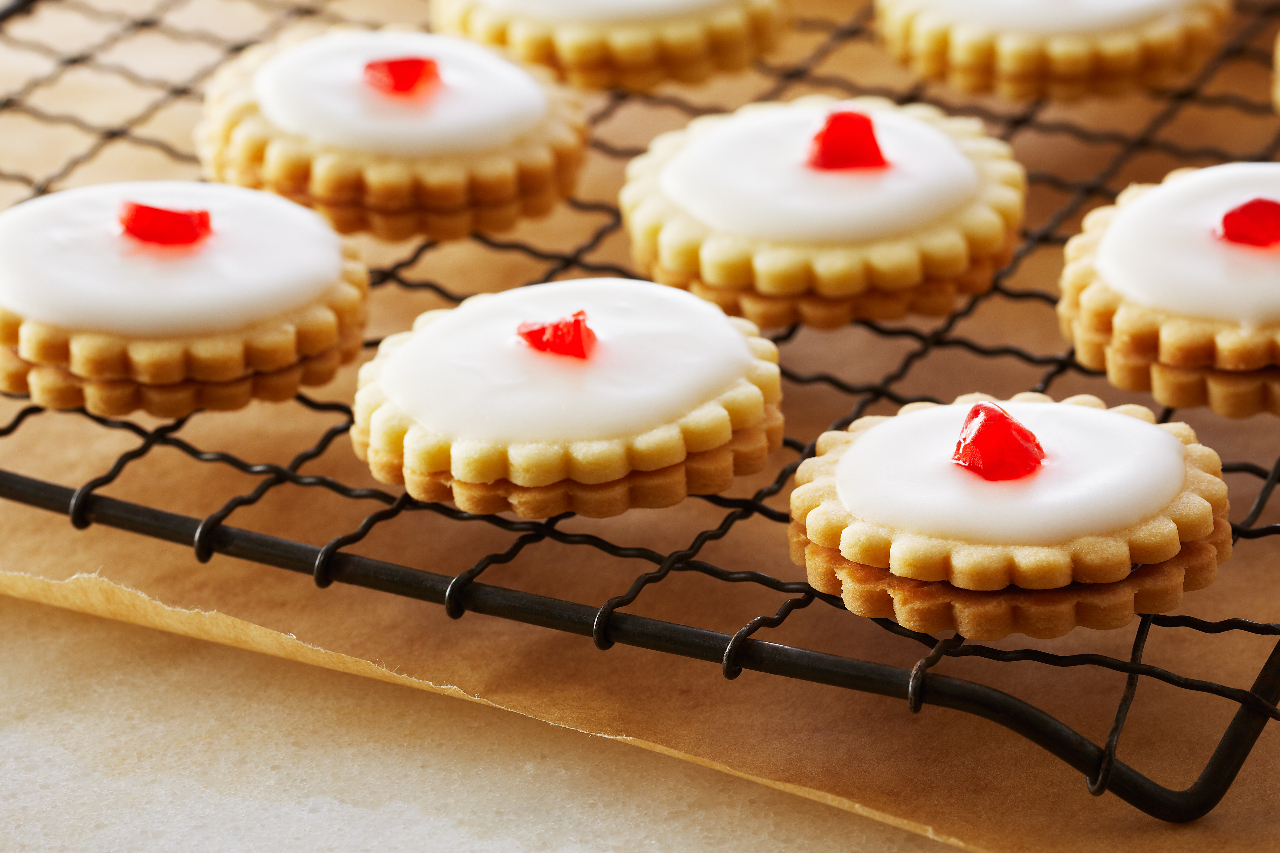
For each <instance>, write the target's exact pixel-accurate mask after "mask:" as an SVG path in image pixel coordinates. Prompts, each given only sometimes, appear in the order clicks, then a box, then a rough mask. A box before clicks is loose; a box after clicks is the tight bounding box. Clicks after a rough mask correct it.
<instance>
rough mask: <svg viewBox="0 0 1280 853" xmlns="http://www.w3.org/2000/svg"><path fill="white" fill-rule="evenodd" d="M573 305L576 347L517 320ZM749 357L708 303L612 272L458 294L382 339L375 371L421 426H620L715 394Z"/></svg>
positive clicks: (638, 426)
mask: <svg viewBox="0 0 1280 853" xmlns="http://www.w3.org/2000/svg"><path fill="white" fill-rule="evenodd" d="M575 311H585V312H586V314H587V322H588V323H589V324H590V325H591V329H592V330H593V331H594V332H595V334H596V343H595V347H594V349H593V351H592V352H591V356H590V357H589V358H587V359H579V358H572V357H568V356H563V355H556V354H554V353H547V352H539V351H537V350H535V349H533V348H532V347H530V346H529V345H528V344H527V343H525V342H524V340H522V339H521V338H520V336H519V335H518V334H517V331H516V329H517V328H518V327H519V325H520V324H521V323H524V322H526V321H528V322H553V321H556V320H559V319H561V318H564V317H568V316H570V315H572V314H573V313H574V312H575ZM752 363H753V358H752V356H751V352H750V350H749V349H748V347H747V344H746V340H745V339H744V338H743V336H742V333H741V332H739V331H738V330H737V329H736V328H734V327H733V325H732V324H730V323H729V321H728V319H727V318H726V317H725V316H724V314H723V313H722V312H721V311H720V310H719V309H718V308H716V307H715V306H714V305H712V304H710V303H708V302H704V301H702V300H701V299H698V298H697V297H696V296H691V295H690V294H688V293H685V292H684V291H681V290H676V289H675V288H670V287H664V286H662V285H657V284H650V283H648V282H634V281H626V280H622V279H581V280H575V281H566V282H555V283H552V284H539V285H534V286H532V287H521V288H517V289H515V290H508V291H506V292H504V293H500V294H496V295H493V296H489V297H485V298H482V299H476V300H473V301H467V302H464V303H462V304H461V305H460V306H458V307H457V308H455V309H453V310H452V311H449V312H448V313H447V314H445V315H443V316H442V317H441V318H440V319H438V320H436V321H434V322H432V323H431V324H429V325H428V326H427V327H426V328H424V329H422V330H421V331H419V332H416V333H415V334H414V335H413V337H412V338H410V339H409V341H408V342H407V343H405V344H404V345H402V346H400V347H399V348H398V349H396V350H394V351H393V352H392V353H391V354H390V355H389V356H388V360H387V363H386V365H385V366H384V367H383V368H382V372H381V374H380V375H379V379H378V383H379V385H380V387H381V388H382V390H383V391H384V392H385V393H386V394H387V397H388V398H389V399H390V400H391V401H392V402H393V403H395V404H396V405H397V406H399V407H400V409H402V410H403V411H404V412H406V413H407V414H409V415H410V416H411V417H412V418H413V419H414V420H416V421H417V422H418V423H419V424H421V425H422V426H424V427H426V428H427V429H428V430H430V431H431V432H433V433H435V434H437V435H442V436H445V437H447V438H451V439H462V438H467V439H486V440H494V441H508V442H513V441H575V440H591V439H612V438H627V437H630V436H634V435H638V434H640V433H642V432H647V431H648V430H650V429H653V428H655V427H658V426H662V425H663V424H667V423H672V422H674V421H676V420H678V419H679V418H681V417H683V416H684V415H685V414H687V413H689V412H690V411H692V410H693V409H695V408H697V407H698V406H700V405H701V404H703V403H705V402H708V401H710V400H713V399H715V398H716V397H718V396H719V395H720V394H722V393H723V392H725V391H727V390H728V389H729V388H731V387H732V386H733V385H734V383H735V382H737V381H738V380H739V379H741V378H742V377H744V376H745V375H746V373H747V371H748V369H749V368H750V366H751V364H752Z"/></svg>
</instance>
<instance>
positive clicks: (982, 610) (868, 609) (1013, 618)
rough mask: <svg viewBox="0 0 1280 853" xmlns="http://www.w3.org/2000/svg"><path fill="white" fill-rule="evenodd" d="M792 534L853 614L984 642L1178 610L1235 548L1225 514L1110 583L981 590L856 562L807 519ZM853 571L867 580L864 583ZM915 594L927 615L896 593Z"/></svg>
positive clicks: (825, 588) (817, 584)
mask: <svg viewBox="0 0 1280 853" xmlns="http://www.w3.org/2000/svg"><path fill="white" fill-rule="evenodd" d="M787 532H788V538H789V540H790V546H791V559H792V562H794V563H796V564H797V565H799V566H802V567H804V569H805V571H806V574H807V577H808V582H809V584H810V585H811V586H813V587H814V588H815V589H817V590H818V591H819V592H822V593H826V594H829V595H839V596H840V597H841V599H842V600H843V601H844V605H845V609H847V610H848V611H849V612H851V613H855V614H857V615H859V616H865V617H867V618H871V619H881V618H887V619H892V620H893V621H895V622H897V623H898V624H899V625H901V626H902V627H904V628H907V629H909V630H913V631H920V632H922V633H934V632H938V631H956V632H958V633H960V635H961V636H963V637H964V638H965V639H968V640H977V641H980V642H991V641H995V640H1002V639H1004V638H1005V637H1007V636H1009V635H1010V634H1024V635H1026V636H1030V637H1035V638H1037V639H1052V638H1054V637H1061V636H1064V635H1066V634H1067V633H1070V632H1071V631H1072V630H1074V629H1076V628H1092V629H1094V630H1114V629H1117V628H1123V627H1124V626H1125V625H1128V624H1129V623H1130V622H1132V621H1133V619H1134V618H1135V617H1136V616H1137V615H1139V614H1142V613H1165V612H1168V611H1170V610H1173V609H1174V608H1176V607H1178V606H1179V605H1180V604H1181V603H1182V594H1183V593H1184V592H1192V591H1194V590H1197V589H1204V588H1205V587H1207V586H1209V585H1210V584H1211V583H1212V582H1213V581H1214V580H1215V579H1216V577H1217V567H1218V565H1219V564H1221V563H1222V562H1224V561H1225V560H1226V559H1227V558H1228V557H1230V554H1231V525H1230V523H1228V522H1227V520H1226V519H1225V518H1221V519H1217V520H1215V523H1214V529H1213V532H1212V533H1211V534H1209V535H1208V536H1206V537H1204V538H1202V539H1197V540H1196V541H1194V542H1187V543H1185V544H1184V545H1183V547H1182V548H1181V549H1180V550H1179V551H1178V553H1177V554H1176V555H1174V556H1173V557H1171V558H1170V559H1168V560H1165V561H1162V562H1160V563H1153V564H1149V565H1142V566H1137V567H1136V568H1135V569H1134V571H1133V572H1132V573H1131V574H1130V575H1129V576H1127V577H1125V578H1123V579H1121V580H1119V581H1116V582H1113V583H1095V584H1073V585H1071V586H1069V587H1064V588H1059V589H1048V590H1023V589H1017V588H1011V589H1006V590H1000V591H977V590H966V589H960V588H958V587H954V586H952V585H951V584H948V583H945V582H941V583H940V582H929V581H917V580H912V579H909V578H902V577H898V576H896V575H893V574H891V573H889V572H887V571H885V570H884V569H879V568H876V567H873V566H866V565H862V564H859V563H854V562H852V561H850V560H847V559H845V557H844V556H842V555H841V554H840V552H839V551H838V550H836V549H834V548H824V547H823V546H821V545H815V544H813V543H811V542H810V541H809V540H808V538H807V537H806V536H805V533H804V530H803V525H801V524H799V523H797V522H794V521H793V522H792V523H791V525H790V526H789V527H788V530H787ZM855 573H856V574H860V575H864V576H868V575H869V576H870V578H869V579H866V580H863V581H861V582H859V581H858V580H857V579H856V578H855V577H854V575H855ZM895 593H897V594H895ZM911 593H917V594H921V593H922V594H924V595H925V596H927V597H928V598H930V599H932V601H929V602H927V603H928V604H931V605H932V608H933V609H932V612H930V611H928V610H925V611H924V612H923V613H922V612H921V609H918V608H919V605H918V604H917V607H916V608H913V607H911V606H909V605H908V604H906V603H901V604H900V602H899V599H901V598H905V597H907V596H908V595H910V594H911ZM886 597H887V598H888V599H889V602H888V606H887V607H885V601H884V599H885V598H886ZM1153 599H1155V600H1154V601H1153ZM1108 600H1109V604H1110V606H1107V605H1108ZM1068 608H1069V612H1066V611H1067V609H1068ZM1037 625H1038V626H1039V627H1037Z"/></svg>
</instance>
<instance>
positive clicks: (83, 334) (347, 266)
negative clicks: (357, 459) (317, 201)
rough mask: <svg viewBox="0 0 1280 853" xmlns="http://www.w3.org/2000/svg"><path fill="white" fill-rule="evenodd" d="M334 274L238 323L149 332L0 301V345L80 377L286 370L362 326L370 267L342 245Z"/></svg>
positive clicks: (220, 375)
mask: <svg viewBox="0 0 1280 853" xmlns="http://www.w3.org/2000/svg"><path fill="white" fill-rule="evenodd" d="M342 255H343V258H342V268H341V271H340V272H339V277H338V279H337V280H336V281H335V282H333V284H331V285H329V286H328V287H327V288H326V289H325V291H324V292H323V293H322V294H320V295H319V296H318V297H316V298H315V299H312V300H311V301H309V302H306V303H304V304H303V305H300V306H298V307H297V308H294V309H292V310H290V311H286V312H283V313H280V314H276V315H274V316H272V317H267V318H264V319H262V320H259V321H257V322H254V323H253V324H251V325H249V326H247V327H245V328H243V329H233V330H230V331H225V332H209V333H204V334H193V335H174V336H165V337H146V336H141V335H136V336H134V335H122V334H117V333H113V332H100V331H94V330H92V329H69V328H66V327H63V326H59V325H57V324H53V323H45V322H41V321H38V320H32V319H30V318H26V317H23V316H22V315H21V314H18V313H16V312H14V311H10V310H9V309H7V308H3V307H0V347H14V348H16V351H17V355H18V356H19V357H20V358H21V359H22V360H24V361H26V362H30V363H31V364H33V365H49V366H57V367H62V368H65V369H66V370H67V371H68V372H69V373H71V374H72V375H74V376H77V377H78V378H80V379H85V380H96V381H112V380H129V381H133V382H137V383H139V384H143V385H171V384H174V383H177V382H183V381H193V382H230V381H234V380H236V379H240V378H242V377H244V376H248V375H252V374H254V373H266V372H271V371H275V370H282V369H285V368H287V367H289V366H291V365H293V364H296V363H298V362H299V361H300V360H302V359H304V358H307V357H309V356H314V355H319V354H320V353H323V352H324V351H326V350H329V349H331V348H333V347H335V346H338V345H339V344H340V343H342V342H343V341H346V340H348V339H351V338H353V337H356V336H358V335H359V334H360V333H361V332H362V331H363V329H364V325H365V302H366V299H367V296H368V292H369V271H368V269H367V268H366V266H365V265H364V264H363V263H362V262H361V261H360V260H359V259H358V250H357V249H356V247H354V246H352V245H350V244H346V243H344V244H343V246H342Z"/></svg>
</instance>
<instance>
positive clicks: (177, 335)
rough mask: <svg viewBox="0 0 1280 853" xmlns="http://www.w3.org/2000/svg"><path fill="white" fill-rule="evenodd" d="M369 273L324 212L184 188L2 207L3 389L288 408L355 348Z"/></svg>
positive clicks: (116, 401)
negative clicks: (283, 404)
mask: <svg viewBox="0 0 1280 853" xmlns="http://www.w3.org/2000/svg"><path fill="white" fill-rule="evenodd" d="M367 290H368V275H367V272H366V270H365V268H364V266H363V265H362V264H360V263H359V262H358V261H356V260H353V259H352V257H351V256H350V255H349V254H348V252H347V250H346V249H345V248H344V246H343V244H342V242H341V240H340V238H339V237H338V236H337V235H336V234H335V233H334V232H333V230H332V229H331V228H329V226H328V225H327V224H326V223H325V222H324V220H323V219H321V218H320V217H319V216H318V215H316V214H315V213H313V212H311V211H309V210H307V209H305V208H303V207H300V206H298V205H296V204H294V203H292V202H290V201H287V200H285V199H282V198H280V197H278V196H273V195H270V194H268V193H262V192H255V191H253V190H246V189H242V188H239V187H231V186H225V185H218V184H200V183H188V182H178V181H173V182H146V183H121V184H100V185H97V186H89V187H82V188H78V189H71V190H65V191H63V192H59V193H54V194H51V195H46V196H42V197H39V198H36V199H33V200H31V201H27V202H24V203H22V204H19V205H17V206H15V207H12V208H10V209H8V210H6V211H4V212H3V213H0V390H2V391H3V392H4V393H8V394H23V395H28V394H29V395H30V397H31V400H32V402H34V403H36V404H38V405H41V406H47V407H50V408H55V409H74V408H80V407H84V408H85V409H87V410H88V411H89V412H91V413H93V414H96V415H102V416H107V417H114V416H119V415H125V414H128V413H130V412H133V411H135V410H139V409H141V410H143V411H146V412H147V413H149V414H152V415H155V416H157V417H163V418H176V417H182V416H185V415H187V414H189V413H191V412H193V411H195V410H196V409H236V408H239V407H241V406H244V405H246V404H247V403H248V402H249V401H250V400H252V399H255V398H256V399H266V400H283V399H288V398H290V397H292V396H293V395H294V394H295V393H297V390H298V388H299V386H300V385H318V384H322V383H324V382H327V381H328V380H329V379H330V378H332V376H333V374H334V372H335V371H336V370H337V368H338V366H339V365H340V364H342V363H344V362H347V361H350V360H351V359H352V358H353V357H354V356H355V354H356V353H357V352H358V351H359V349H360V346H361V333H362V331H363V328H364V319H365V295H366V292H367Z"/></svg>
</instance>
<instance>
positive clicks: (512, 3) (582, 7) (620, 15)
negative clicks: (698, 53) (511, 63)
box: [480, 0, 725, 23]
mask: <svg viewBox="0 0 1280 853" xmlns="http://www.w3.org/2000/svg"><path fill="white" fill-rule="evenodd" d="M480 5H481V6H484V7H486V8H488V9H492V10H493V11H495V12H503V13H506V14H508V15H518V16H520V17H523V18H534V19H536V20H541V21H556V22H560V21H578V22H583V23H586V22H592V23H612V22H621V21H644V20H652V19H654V18H670V17H675V16H679V15H690V14H696V13H698V12H705V11H706V10H708V9H714V8H715V7H716V6H723V5H725V0H480Z"/></svg>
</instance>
